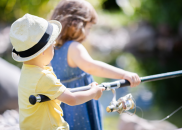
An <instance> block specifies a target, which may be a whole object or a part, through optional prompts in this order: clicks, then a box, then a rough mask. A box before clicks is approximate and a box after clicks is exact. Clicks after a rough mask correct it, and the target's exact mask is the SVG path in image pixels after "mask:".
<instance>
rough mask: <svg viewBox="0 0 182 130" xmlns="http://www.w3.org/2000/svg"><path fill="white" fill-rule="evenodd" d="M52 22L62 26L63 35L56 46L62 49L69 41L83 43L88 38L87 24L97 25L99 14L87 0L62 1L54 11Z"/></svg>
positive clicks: (59, 37)
mask: <svg viewBox="0 0 182 130" xmlns="http://www.w3.org/2000/svg"><path fill="white" fill-rule="evenodd" d="M51 20H57V21H59V22H61V24H62V31H61V34H60V35H59V36H58V38H57V40H56V46H57V47H61V46H62V45H63V44H64V43H65V42H66V41H68V40H74V41H77V42H82V41H83V40H84V39H85V38H86V34H85V26H86V24H87V23H92V24H95V23H96V22H97V13H96V11H95V10H94V8H93V7H92V6H91V4H90V3H88V2H87V1H85V0H62V1H61V2H60V3H59V4H58V5H57V7H56V8H55V9H54V11H53V14H52V16H51Z"/></svg>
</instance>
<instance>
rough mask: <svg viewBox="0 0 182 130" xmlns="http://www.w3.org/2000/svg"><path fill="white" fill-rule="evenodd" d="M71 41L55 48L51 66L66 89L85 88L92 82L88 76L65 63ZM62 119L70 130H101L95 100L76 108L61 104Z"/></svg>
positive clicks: (98, 111) (98, 110)
mask: <svg viewBox="0 0 182 130" xmlns="http://www.w3.org/2000/svg"><path fill="white" fill-rule="evenodd" d="M71 43H72V41H68V42H66V43H65V44H64V45H63V46H62V47H61V48H56V49H55V51H54V57H53V60H52V61H51V65H52V67H53V70H54V72H55V74H56V76H57V78H58V79H60V81H61V83H62V84H64V85H65V86H66V87H67V88H75V87H80V86H86V85H88V84H90V83H92V82H93V78H92V76H91V75H90V74H88V73H86V72H84V71H83V70H81V69H80V68H78V67H76V68H71V67H69V65H68V63H67V53H68V48H69V46H70V44H71ZM61 108H62V109H63V113H64V116H63V118H64V119H65V121H66V122H67V123H68V124H69V126H70V130H102V121H101V114H100V108H99V102H98V101H97V100H90V101H88V102H86V103H84V104H81V105H77V106H69V105H67V104H64V103H61Z"/></svg>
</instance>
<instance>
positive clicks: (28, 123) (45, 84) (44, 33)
mask: <svg viewBox="0 0 182 130" xmlns="http://www.w3.org/2000/svg"><path fill="white" fill-rule="evenodd" d="M61 28H62V27H61V24H60V23H59V22H58V21H55V20H52V21H49V22H48V21H46V20H45V19H43V18H39V17H37V16H33V15H30V14H25V15H24V16H23V17H22V18H20V19H18V20H16V21H15V22H14V23H13V24H12V26H11V29H10V40H11V43H12V45H13V47H14V48H13V52H12V57H13V59H14V60H16V61H18V62H23V63H24V64H23V67H22V71H21V77H20V81H19V86H18V99H19V101H18V103H19V119H20V129H21V130H35V129H36V130H69V125H68V124H67V122H65V121H64V119H63V118H62V116H63V112H62V109H61V108H60V103H61V101H62V102H64V103H66V104H68V105H78V104H82V103H84V102H87V101H89V100H91V99H96V100H98V99H99V98H100V96H101V95H102V91H104V88H99V87H97V86H96V83H92V84H91V85H92V88H91V89H90V90H88V91H84V92H76V93H71V92H69V90H67V89H66V87H65V86H64V85H62V84H61V83H60V81H59V80H58V79H57V77H56V75H55V74H54V72H53V70H52V68H51V67H49V66H46V65H47V64H49V63H50V61H51V60H52V58H53V55H54V44H55V40H56V38H57V36H58V35H59V34H60V32H61ZM36 94H44V95H46V96H48V97H49V98H50V99H51V101H47V102H43V103H37V104H35V105H34V106H32V105H31V104H30V103H29V101H28V98H29V96H30V95H36Z"/></svg>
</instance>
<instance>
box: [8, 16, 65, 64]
mask: <svg viewBox="0 0 182 130" xmlns="http://www.w3.org/2000/svg"><path fill="white" fill-rule="evenodd" d="M61 29H62V26H61V23H60V22H58V21H56V20H51V21H47V20H45V19H43V18H40V17H37V16H34V15H30V14H25V15H24V16H23V17H22V18H19V19H18V20H16V21H15V22H14V23H13V24H12V25H11V29H10V40H11V43H12V45H13V51H12V57H13V59H14V60H15V61H18V62H24V61H29V60H31V59H33V58H35V57H37V56H38V55H40V54H41V53H42V52H43V51H45V50H46V49H47V48H48V47H49V46H50V45H51V44H52V43H54V41H55V40H56V38H57V37H58V35H59V34H60V32H61Z"/></svg>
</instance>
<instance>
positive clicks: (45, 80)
mask: <svg viewBox="0 0 182 130" xmlns="http://www.w3.org/2000/svg"><path fill="white" fill-rule="evenodd" d="M65 90H66V87H65V86H64V85H63V84H61V82H60V80H59V79H57V77H55V76H54V75H53V74H51V73H48V74H44V75H43V76H42V77H41V78H40V80H39V82H38V84H37V87H36V93H37V94H43V95H46V96H48V97H49V98H50V99H51V100H53V99H55V98H57V97H59V96H60V95H61V94H62V93H63V92H64V91H65Z"/></svg>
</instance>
